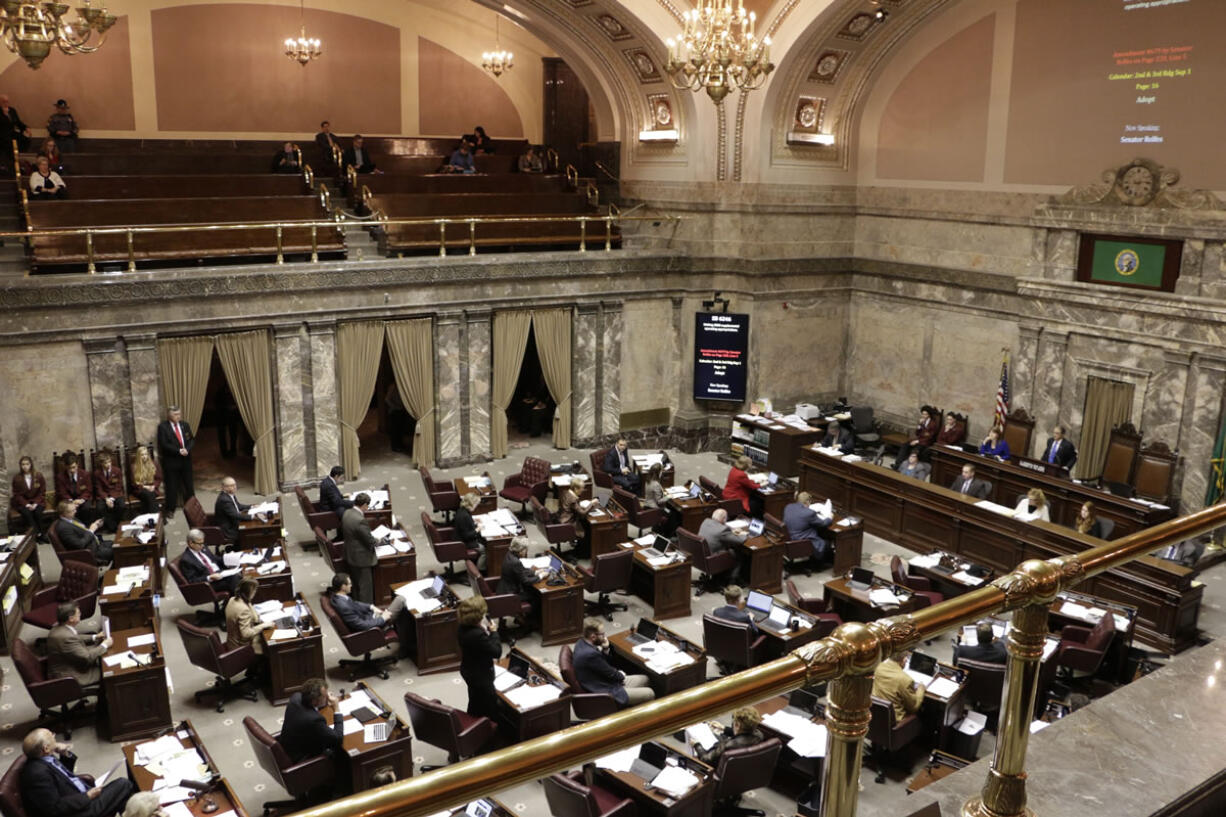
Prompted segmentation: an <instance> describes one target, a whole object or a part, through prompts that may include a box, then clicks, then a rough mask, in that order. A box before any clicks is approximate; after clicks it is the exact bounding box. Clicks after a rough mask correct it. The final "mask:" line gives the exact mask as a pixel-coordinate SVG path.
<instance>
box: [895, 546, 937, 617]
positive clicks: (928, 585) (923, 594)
mask: <svg viewBox="0 0 1226 817" xmlns="http://www.w3.org/2000/svg"><path fill="white" fill-rule="evenodd" d="M890 578H892V579H893V580H894V584H896V585H898V586H900V587H905V588H907V589H908V590H910V591H911V592H912V593H913V594H914V595H915V597H916V599H918V600H919V603H918V604H917V605H916V609H917V610H919V609H922V608H924V607H931V606H932V605H934V604H940V603H941V602H943V601H945V594H943V593H939V592H937V591H936V590H933V589H932V582H930V581H928V579H926V578H924V577H923V576H910V575H908V574H907V569H906V568H905V567H903V566H902V557H901V556H891V557H890Z"/></svg>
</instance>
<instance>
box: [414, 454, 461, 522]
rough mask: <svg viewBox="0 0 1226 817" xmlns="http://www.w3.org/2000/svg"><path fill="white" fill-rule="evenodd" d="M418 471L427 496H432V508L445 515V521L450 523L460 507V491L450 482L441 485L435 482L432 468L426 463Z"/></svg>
mask: <svg viewBox="0 0 1226 817" xmlns="http://www.w3.org/2000/svg"><path fill="white" fill-rule="evenodd" d="M417 473H418V474H419V475H420V476H421V484H422V485H423V486H424V487H425V489H426V496H428V497H430V508H431V509H432V511H433V512H434V513H441V514H442V515H443V522H444V523H450V522H451V516H452V514H454V513H455V512H456V510H458V509H459V507H460V493H459V492H458V491H457V490H456V489H455V487H454V486H453V485H451V484H450V483H446V482H445V483H442V484H441V485H440V484H439V483H437V482H435V481H434V477H432V476H430V469H429V468H426V467H425V466H424V465H423V466H419V467H418V469H417Z"/></svg>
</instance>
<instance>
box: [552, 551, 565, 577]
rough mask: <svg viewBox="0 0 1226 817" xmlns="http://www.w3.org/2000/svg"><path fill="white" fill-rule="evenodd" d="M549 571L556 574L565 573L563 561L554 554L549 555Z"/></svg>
mask: <svg viewBox="0 0 1226 817" xmlns="http://www.w3.org/2000/svg"><path fill="white" fill-rule="evenodd" d="M549 569H550V570H552V571H554V572H555V573H563V572H565V567H564V566H563V564H562V560H561V559H559V558H558V557H557V556H556V555H554V554H552V553H551V554H549Z"/></svg>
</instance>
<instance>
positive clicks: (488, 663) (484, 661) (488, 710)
mask: <svg viewBox="0 0 1226 817" xmlns="http://www.w3.org/2000/svg"><path fill="white" fill-rule="evenodd" d="M488 612H489V608H488V607H487V606H486V603H485V599H483V598H482V597H481V596H469V597H468V598H466V599H463V600H462V601H461V602H460V606H459V620H460V634H459V641H460V677H461V678H463V679H464V683H466V684H467V685H468V714H469V715H484V716H486V717H487V718H494V717H496V716H497V713H498V694H497V693H496V692H495V691H494V662H495V661H497V660H498V659H499V658H501V657H502V642H501V641H500V640H499V638H498V622H496V621H491V620H490V618H489V616H488V615H486V614H487V613H488Z"/></svg>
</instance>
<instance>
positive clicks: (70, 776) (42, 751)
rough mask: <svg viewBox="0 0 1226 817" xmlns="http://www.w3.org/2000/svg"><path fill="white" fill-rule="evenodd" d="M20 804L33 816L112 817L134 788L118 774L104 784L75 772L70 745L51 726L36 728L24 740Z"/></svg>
mask: <svg viewBox="0 0 1226 817" xmlns="http://www.w3.org/2000/svg"><path fill="white" fill-rule="evenodd" d="M21 751H22V752H23V753H24V754H25V756H26V764H25V766H24V767H22V769H21V804H22V807H23V808H25V811H26V814H28V815H29V816H30V817H112V815H115V814H119V813H120V812H122V811H123V808H124V806H126V805H127V803H128V798H129V797H131V796H132V793H133V792H134V791H135V788H134V787H133V786H132V781H131V780H129V779H128V777H127V775H122V774H117V775H114V776H113V778H112V779H111V780H109V781H107V784H106V785H105V786H90V785H89V784H88V783H86V782H85V781H84V780H82V779H81V778H80V777H78V776H77V775H76V774H74V773H73V769H74V768H75V767H76V764H77V756H76V755H74V754H73V753H72V746H71V744H67V743H58V742H57V741H56V739H55V735H54V734H52V732H51V730H50V729H35V730H33V731H32V732H30V733H29V734H28V735H26V737H25V740H23V741H22V742H21Z"/></svg>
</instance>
